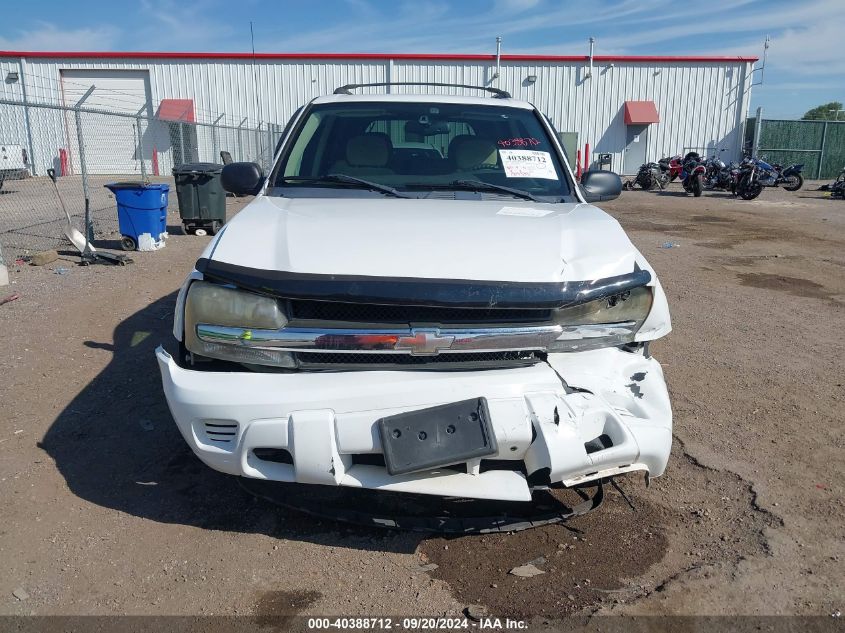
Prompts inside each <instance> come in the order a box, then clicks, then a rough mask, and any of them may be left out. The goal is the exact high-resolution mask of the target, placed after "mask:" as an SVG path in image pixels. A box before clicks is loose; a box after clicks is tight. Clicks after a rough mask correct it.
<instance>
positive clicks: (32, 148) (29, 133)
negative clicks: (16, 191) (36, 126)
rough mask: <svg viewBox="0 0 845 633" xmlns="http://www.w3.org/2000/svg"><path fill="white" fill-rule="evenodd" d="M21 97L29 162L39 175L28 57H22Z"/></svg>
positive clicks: (34, 171) (34, 174)
mask: <svg viewBox="0 0 845 633" xmlns="http://www.w3.org/2000/svg"><path fill="white" fill-rule="evenodd" d="M19 66H20V69H21V77H20V81H21V97H23V118H24V121H25V122H26V140H27V141H28V143H29V164H30V165H31V166H32V175H33V176H37V175H38V170H37V169H36V167H35V144H34V143H33V142H32V120H31V118H30V116H29V99H28V98H27V95H26V59H25V58H23V57H21V61H20V64H19Z"/></svg>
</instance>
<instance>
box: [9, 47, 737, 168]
mask: <svg viewBox="0 0 845 633" xmlns="http://www.w3.org/2000/svg"><path fill="white" fill-rule="evenodd" d="M750 67H751V64H750V63H747V62H742V61H723V62H672V61H667V62H663V63H657V62H647V63H640V62H621V61H620V62H615V63H610V62H602V63H599V64H596V66H595V67H594V70H593V76H592V78H586V77H585V75H586V74H587V72H588V66H587V64H586V62H582V61H577V62H536V63H535V62H524V61H510V60H509V61H503V62H502V64H501V76H500V77H499V78H498V79H494V78H493V75H494V73H495V64H494V63H493V62H492V61H490V62H488V61H477V60H471V61H460V60H456V61H449V60H444V61H437V60H404V59H389V58H385V59H365V60H361V59H350V60H342V59H337V60H334V59H330V60H324V59H322V60H291V59H269V60H268V59H259V60H257V61H256V62H255V63H254V64H253V63H252V62H251V61H250V60H244V59H233V60H231V59H230V60H227V59H196V60H192V59H186V60H174V59H155V58H150V59H143V60H140V59H132V60H120V59H91V60H84V59H68V60H63V59H49V58H47V59H42V58H39V59H31V60H26V61H25V62H24V63H23V64H21V63H20V60H19V59H10V58H5V59H0V73H2V77H5V76H6V74H7V72H8V71H9V70H15V71H20V70H21V68H22V70H23V75H24V76H25V78H26V82H27V97H28V98H29V100H30V101H40V102H44V101H46V102H49V103H62V94H61V81H60V77H61V70H63V69H83V68H90V69H112V70H114V71H116V72H117V71H120V70H128V69H142V70H148V71H149V76H150V90H151V98H152V102H153V105H154V107H155V106H156V105H157V104H158V103H159V102H160V101H161V100H162V99H168V98H183V99H193V100H194V104H195V109H196V115H197V119H198V120H199V121H205V122H210V121H213V120H214V119H216V118H217V116H219V115H220V114H225V119H224V121H222V122H225V123H229V124H234V125H237V124H238V123H240V122H241V120H242V119H244V118H247V119H248V120H249V123H248V124H249V125H255V124H256V123H257V122H258V121H263V122H268V121H269V122H273V123H284V122H286V121H287V120H288V118H289V117H290V116H291V114H292V113H293V112H294V110H295V109H296V108H298V107H299V106H300V105H302V104H303V103H305V102H307V101H308V100H310V99H311V98H313V97H316V96H319V95H322V94H327V93H331V92H332V91H333V90H334V88H336V87H337V86H340V85H343V84H346V83H359V82H360V83H370V82H379V81H388V80H390V81H434V82H446V83H466V84H475V85H493V86H496V87H499V88H503V89H505V90H508V91H509V92H510V93H511V94H512V95H513V96H514V97H516V98H520V99H525V100H528V101H531V102H533V103H534V104H535V105H537V107H538V108H540V109H541V110H542V111H544V112H545V113H546V114H547V115H548V116H549V118H550V119H551V120H552V122H553V123H554V125H555V126H556V127H557V129H558V130H559V131H561V132H577V133H578V134H579V140H580V144H581V145H582V146H583V144H584V143H590V145H591V147H592V149H591V156H595V155H596V154H598V153H609V154H611V155H612V157H613V163H612V168H613V169H615V170H619V169H621V167H622V162H623V152H624V149H625V142H626V136H625V124H624V119H623V106H624V102H625V101H628V100H653V101H654V102H655V103H656V105H657V109H658V112H659V113H660V123H656V124H653V125H652V126H651V128H650V131H649V135H648V151H647V156H648V157H649V158H650V159H654V160H656V159H658V158H660V157H662V156H665V155H669V154H674V153H680V152H682V151H683V150H684V149H687V148H696V149H698V150H699V151H702V150H703V151H705V152H707V153H710V152H713V151H715V150H717V149H721V148H726V149H727V150H728V151H727V152H726V154H727V155H728V156H729V157H732V158H733V157H738V156H739V155H740V153H741V146H742V132H743V124H744V120H745V116H746V114H747V111H748V103H749V100H750V90H751V88H750V84H751V81H750V74H751V73H750ZM531 75H535V76H536V77H537V79H536V81H535V82H533V83H529V81H528V80H527V77H529V76H531ZM393 90H394V91H404V92H419V91H420V90H419V89H409V88H402V87H396V88H394V89H393ZM437 90H439V89H437ZM371 91H379V89H372V90H371ZM432 91H434V90H432ZM454 92H458V91H457V90H456V91H454ZM0 95H2V96H3V97H4V98H13V99H20V98H21V97H22V93H21V85H20V83H17V84H15V83H12V84H9V83H0ZM93 105H96V103H94V104H93ZM15 125H17V124H15ZM8 134H9V131H7V130H5V129H4V123H3V122H2V121H0V140H2V136H7V135H8ZM58 136H61V135H58ZM56 137H57V135H56V134H55V133H53V134H52V137H51V139H50V143H51V144H53V141H54V139H55V138H56ZM4 142H13V141H11V140H4ZM36 142H37V141H36ZM45 151H46V146H45ZM51 151H52V152H55V149H52V150H51ZM36 154H38V152H36Z"/></svg>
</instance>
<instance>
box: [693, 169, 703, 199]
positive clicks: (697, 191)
mask: <svg viewBox="0 0 845 633" xmlns="http://www.w3.org/2000/svg"><path fill="white" fill-rule="evenodd" d="M702 191H704V176H702V175H701V174H697V175H696V176H694V177H693V179H692V195H693V196H695V197H696V198H700V197H701V192H702Z"/></svg>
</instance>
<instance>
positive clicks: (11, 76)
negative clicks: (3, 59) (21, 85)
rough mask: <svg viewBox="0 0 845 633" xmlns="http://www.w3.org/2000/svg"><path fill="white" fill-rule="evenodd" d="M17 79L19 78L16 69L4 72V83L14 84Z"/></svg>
mask: <svg viewBox="0 0 845 633" xmlns="http://www.w3.org/2000/svg"><path fill="white" fill-rule="evenodd" d="M18 79H19V77H18V71H16V70H10V71H9V72H8V73H7V74H6V83H7V84H15V83H17V82H18Z"/></svg>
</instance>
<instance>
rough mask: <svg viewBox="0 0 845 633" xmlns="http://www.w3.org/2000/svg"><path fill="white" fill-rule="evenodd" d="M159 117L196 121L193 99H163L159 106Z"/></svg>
mask: <svg viewBox="0 0 845 633" xmlns="http://www.w3.org/2000/svg"><path fill="white" fill-rule="evenodd" d="M158 118H159V119H162V120H164V121H185V122H187V123H194V122H195V121H196V119H195V118H194V100H193V99H162V100H161V103H160V104H159V106H158Z"/></svg>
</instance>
